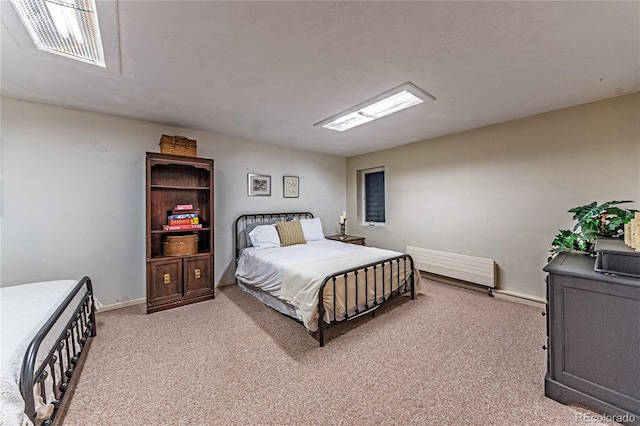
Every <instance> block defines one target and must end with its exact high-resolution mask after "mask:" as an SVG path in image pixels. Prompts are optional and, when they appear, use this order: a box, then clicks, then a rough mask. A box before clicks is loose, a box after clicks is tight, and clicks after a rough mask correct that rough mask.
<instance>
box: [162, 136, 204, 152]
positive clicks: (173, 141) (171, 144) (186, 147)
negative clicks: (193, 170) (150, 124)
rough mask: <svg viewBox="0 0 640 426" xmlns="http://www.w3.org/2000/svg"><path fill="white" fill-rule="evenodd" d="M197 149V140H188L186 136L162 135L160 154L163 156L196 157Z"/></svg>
mask: <svg viewBox="0 0 640 426" xmlns="http://www.w3.org/2000/svg"><path fill="white" fill-rule="evenodd" d="M197 149H198V147H197V144H196V141H195V139H187V138H185V137H184V136H167V135H162V137H161V138H160V152H161V153H163V154H171V155H182V156H185V157H196V156H197V155H196V151H197Z"/></svg>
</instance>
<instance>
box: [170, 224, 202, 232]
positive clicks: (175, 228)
mask: <svg viewBox="0 0 640 426" xmlns="http://www.w3.org/2000/svg"><path fill="white" fill-rule="evenodd" d="M201 228H202V224H201V223H199V224H196V225H162V230H163V231H179V230H185V229H201Z"/></svg>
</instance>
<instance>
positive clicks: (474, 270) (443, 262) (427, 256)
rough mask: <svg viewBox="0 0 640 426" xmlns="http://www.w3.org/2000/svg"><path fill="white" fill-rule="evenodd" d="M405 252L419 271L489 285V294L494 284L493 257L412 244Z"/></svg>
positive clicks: (494, 265) (494, 268)
mask: <svg viewBox="0 0 640 426" xmlns="http://www.w3.org/2000/svg"><path fill="white" fill-rule="evenodd" d="M406 253H407V254H409V255H411V257H412V258H413V262H414V263H415V265H416V267H417V268H418V269H419V270H421V271H424V272H429V273H432V274H437V275H442V276H444V277H449V278H455V279H457V280H461V281H466V282H470V283H473V284H480V285H482V286H486V287H489V294H491V289H492V288H494V287H495V285H496V264H495V262H494V260H493V259H485V258H483V257H475V256H467V255H464V254H456V253H449V252H446V251H438V250H431V249H426V248H420V247H412V246H407V250H406Z"/></svg>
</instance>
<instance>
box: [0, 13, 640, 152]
mask: <svg viewBox="0 0 640 426" xmlns="http://www.w3.org/2000/svg"><path fill="white" fill-rule="evenodd" d="M0 6H1V9H0V13H1V17H2V33H1V36H2V39H1V41H2V51H1V59H2V74H1V76H2V80H1V91H2V95H3V96H6V97H10V98H16V99H24V100H29V101H35V102H42V103H47V104H53V105H59V106H63V107H68V108H74V109H80V110H87V111H94V112H100V113H106V114H114V115H119V116H126V117H131V118H136V119H141V120H146V121H152V122H157V123H165V124H168V125H176V126H181V127H187V128H192V129H198V130H204V131H210V132H215V133H221V134H226V135H230V136H236V137H240V138H245V139H251V140H255V141H260V142H265V143H275V144H279V145H286V146H292V147H297V148H303V149H308V150H313V151H318V152H325V153H331V154H335V155H340V156H352V155H357V154H362V153H366V152H371V151H377V150H380V149H384V148H388V147H393V146H398V145H403V144H407V143H411V142H415V141H420V140H424V139H429V138H433V137H436V136H441V135H445V134H450V133H455V132H460V131H464V130H468V129H473V128H477V127H481V126H485V125H488V124H491V123H497V122H503V121H508V120H512V119H516V118H521V117H526V116H530V115H533V114H538V113H542V112H546V111H551V110H556V109H559V108H564V107H569V106H573V105H578V104H583V103H586V102H592V101H596V100H599V99H604V98H609V97H613V96H617V95H622V94H625V93H630V92H635V91H638V90H640V2H636V1H631V2H608V1H603V2H486V3H485V2H396V1H388V2H213V1H209V2H207V1H122V0H121V1H119V2H115V1H113V0H109V1H100V2H99V4H98V13H99V20H100V25H101V28H102V33H103V41H104V45H105V52H106V60H107V68H106V69H102V68H98V67H95V66H92V65H88V64H84V63H81V62H77V61H73V60H70V59H66V58H63V57H58V56H55V55H52V54H49V53H46V52H41V51H38V50H36V48H35V46H34V45H33V42H31V40H30V38H29V36H28V34H27V32H26V30H25V29H24V27H22V24H21V22H20V20H19V18H18V17H17V15H16V13H15V10H14V9H13V7H12V5H11V4H10V3H9V2H8V1H6V0H2V2H1V5H0ZM406 81H411V82H413V83H414V84H416V85H417V86H418V87H420V88H422V89H423V90H425V91H427V92H429V93H431V94H432V95H433V96H435V97H436V101H435V102H432V103H429V104H422V105H419V106H416V107H413V108H410V109H408V110H405V111H403V112H400V113H398V114H394V115H391V116H388V117H385V118H382V119H380V120H378V121H375V122H373V123H371V124H367V125H363V126H360V127H356V128H354V129H352V130H348V131H345V132H342V133H338V132H334V131H331V130H327V129H324V128H321V127H314V126H313V124H314V123H317V122H319V121H321V120H323V119H325V118H327V117H329V116H331V115H334V114H336V113H338V112H340V111H342V110H344V109H346V108H349V107H351V106H353V105H355V104H358V103H360V102H362V101H364V100H367V99H369V98H371V97H373V96H375V95H378V94H379V93H381V92H384V91H386V90H388V89H391V88H393V87H395V86H398V85H400V84H402V83H404V82H406ZM187 136H188V135H187Z"/></svg>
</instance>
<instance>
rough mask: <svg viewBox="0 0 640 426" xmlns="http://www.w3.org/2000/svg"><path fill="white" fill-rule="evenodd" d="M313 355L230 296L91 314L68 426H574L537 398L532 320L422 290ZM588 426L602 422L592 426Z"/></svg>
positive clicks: (237, 295) (333, 332) (302, 339)
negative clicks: (93, 321)
mask: <svg viewBox="0 0 640 426" xmlns="http://www.w3.org/2000/svg"><path fill="white" fill-rule="evenodd" d="M423 284H424V285H423V289H422V290H421V292H420V294H419V295H418V296H417V298H416V300H413V301H407V302H406V303H402V304H400V305H399V306H396V307H395V308H393V309H389V310H387V311H386V312H384V313H382V314H379V315H377V316H376V318H373V319H370V318H369V317H367V318H364V319H360V320H359V321H358V322H359V324H356V325H355V326H354V325H352V324H347V327H343V326H340V327H334V328H332V329H330V333H329V335H328V339H327V342H326V346H325V347H324V348H320V347H319V346H318V342H317V341H316V340H314V338H313V336H311V335H310V334H309V333H308V332H307V331H306V329H305V328H304V327H303V326H302V325H301V324H299V323H297V322H295V321H293V320H292V319H290V318H288V317H285V316H283V315H281V314H279V313H277V312H276V311H274V310H272V309H271V308H268V307H267V306H265V305H263V304H261V303H260V302H259V301H258V300H256V299H254V298H253V297H251V296H249V295H248V294H246V293H244V292H242V291H241V290H240V289H239V288H238V287H236V286H228V287H223V288H221V289H217V290H216V298H215V300H210V301H206V302H201V303H197V304H193V305H189V306H184V307H180V308H176V309H172V310H168V311H163V312H158V313H154V314H150V315H147V314H145V306H144V305H138V306H133V307H129V308H123V309H119V310H116V311H109V312H105V313H101V314H98V316H97V325H98V335H97V337H96V338H95V339H94V341H93V343H92V345H91V348H90V350H89V352H88V356H87V358H86V362H85V363H84V366H83V368H82V374H81V376H80V377H79V379H80V380H79V381H78V383H77V386H76V388H75V389H74V391H73V395H72V398H71V400H70V402H69V404H68V407H67V409H66V410H65V412H63V413H62V414H63V416H62V417H61V419H60V420H62V421H61V422H60V423H62V424H65V425H88V424H90V425H93V424H104V425H156V424H163V425H272V424H273V425H275V424H277V425H315V424H318V425H319V424H323V425H372V424H381V425H412V424H413V425H451V424H456V425H526V424H531V425H563V424H567V425H569V424H570V425H576V424H587V422H586V421H584V419H591V420H593V419H594V418H595V416H596V415H595V414H594V413H591V412H589V411H586V410H584V409H580V408H573V407H569V406H565V405H562V404H560V403H558V402H556V401H553V400H551V399H548V398H546V397H545V396H544V375H545V372H546V356H547V353H546V352H545V351H543V350H542V345H543V344H544V343H545V340H546V339H545V335H546V329H545V319H544V317H543V316H542V315H541V311H540V309H536V308H533V307H530V306H525V305H521V304H517V303H513V302H509V301H506V300H499V299H496V298H491V297H488V296H487V295H486V294H482V293H478V292H474V291H470V290H466V289H461V288H458V287H453V286H449V285H445V284H440V283H436V282H433V281H429V280H424V282H423ZM588 424H597V422H589V423H588Z"/></svg>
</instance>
